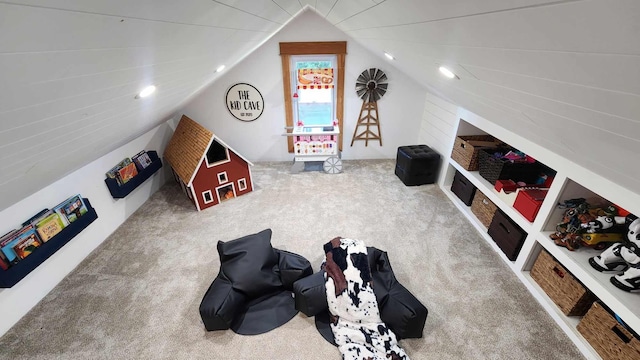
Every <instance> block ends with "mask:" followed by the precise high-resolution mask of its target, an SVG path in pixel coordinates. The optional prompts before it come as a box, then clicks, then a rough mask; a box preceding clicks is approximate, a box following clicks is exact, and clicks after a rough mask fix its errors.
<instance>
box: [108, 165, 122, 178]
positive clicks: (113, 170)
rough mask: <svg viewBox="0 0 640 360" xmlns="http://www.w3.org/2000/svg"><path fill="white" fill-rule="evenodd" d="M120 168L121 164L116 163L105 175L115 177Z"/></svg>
mask: <svg viewBox="0 0 640 360" xmlns="http://www.w3.org/2000/svg"><path fill="white" fill-rule="evenodd" d="M118 170H120V165H116V166H114V167H112V168H111V169H110V170H109V171H107V173H106V174H105V175H107V177H108V178H110V179H115V178H116V174H117V173H118Z"/></svg>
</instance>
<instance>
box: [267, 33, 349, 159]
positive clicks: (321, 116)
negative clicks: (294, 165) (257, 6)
mask: <svg viewBox="0 0 640 360" xmlns="http://www.w3.org/2000/svg"><path fill="white" fill-rule="evenodd" d="M280 56H281V58H282V84H283V86H282V88H283V91H284V107H285V126H286V127H287V128H292V127H293V126H294V124H295V122H294V117H300V118H302V119H307V120H306V121H305V120H303V122H304V123H305V125H307V124H310V123H309V121H311V122H313V121H319V122H323V123H324V122H325V121H327V118H329V119H331V121H333V120H336V121H338V127H339V129H340V135H339V137H338V149H339V150H342V136H343V134H344V129H343V114H344V64H345V59H346V56H347V42H346V41H316V42H281V43H280ZM292 58H296V59H299V60H294V63H297V62H302V63H305V62H306V63H307V65H309V64H311V63H314V62H317V64H311V65H312V66H311V67H310V68H314V67H313V66H315V68H316V69H322V68H324V66H325V63H324V61H330V62H331V67H330V68H331V69H333V70H334V72H333V75H334V76H335V78H334V80H333V83H334V84H335V85H334V89H333V90H330V91H326V92H324V94H321V93H313V94H315V95H309V96H307V95H308V94H301V95H298V100H297V103H298V104H297V105H300V102H301V101H302V104H303V107H302V109H301V111H299V109H296V110H295V114H294V99H295V98H294V94H295V93H296V91H297V90H298V89H297V79H296V78H297V74H298V73H297V70H298V69H297V65H293V64H292ZM326 68H328V67H326ZM292 75H295V76H292ZM313 90H317V89H313ZM313 90H311V91H313ZM300 96H302V97H303V98H302V99H300ZM330 100H331V101H332V102H333V105H332V106H327V105H326V104H327V103H328V102H329V101H330ZM322 104H324V105H322ZM328 108H330V109H331V115H329V110H327V109H328ZM309 119H310V120H309ZM287 142H288V148H289V152H290V153H292V152H293V137H291V136H287Z"/></svg>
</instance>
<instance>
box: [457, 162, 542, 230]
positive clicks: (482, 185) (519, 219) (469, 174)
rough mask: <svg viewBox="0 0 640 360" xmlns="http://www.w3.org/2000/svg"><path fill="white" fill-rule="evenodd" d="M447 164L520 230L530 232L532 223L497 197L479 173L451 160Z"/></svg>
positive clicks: (490, 185) (491, 185)
mask: <svg viewBox="0 0 640 360" xmlns="http://www.w3.org/2000/svg"><path fill="white" fill-rule="evenodd" d="M449 163H450V164H451V165H452V166H453V167H454V168H456V170H458V171H459V172H460V173H461V174H462V175H464V177H466V178H467V179H468V180H469V181H471V183H472V184H473V186H475V187H476V188H477V189H478V190H480V191H482V193H483V194H485V195H486V196H487V197H488V198H489V200H491V201H492V202H493V203H494V204H496V206H498V207H499V208H500V209H501V210H502V211H503V212H504V213H505V214H506V215H507V216H508V217H509V218H510V219H511V220H513V221H514V222H515V223H516V224H518V226H520V227H521V228H522V230H524V231H525V232H526V233H527V234H528V233H530V232H531V231H532V223H531V222H529V220H527V219H525V217H524V216H522V214H520V212H519V211H518V210H516V209H515V208H514V207H513V206H511V205H510V204H506V203H505V202H504V201H503V200H502V199H501V198H500V197H499V196H498V192H497V191H496V189H495V188H494V187H493V184H490V183H489V182H488V181H487V180H485V179H484V178H483V177H482V176H480V172H478V171H469V170H466V169H465V168H463V167H462V166H461V165H460V164H458V163H457V162H456V161H455V160H453V159H449Z"/></svg>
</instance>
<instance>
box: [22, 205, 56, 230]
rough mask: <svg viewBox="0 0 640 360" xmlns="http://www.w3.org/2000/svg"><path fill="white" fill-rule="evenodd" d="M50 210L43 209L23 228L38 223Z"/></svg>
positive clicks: (25, 223)
mask: <svg viewBox="0 0 640 360" xmlns="http://www.w3.org/2000/svg"><path fill="white" fill-rule="evenodd" d="M49 211H50V210H49V209H42V210H40V212H38V213H37V214H35V215H33V216H32V217H31V218H30V219H29V220H27V221H25V222H23V223H22V226H27V225H29V224H31V223H33V222H36V221H37V220H38V219H41V218H42V217H43V216H45V215H46V214H47V213H48V212H49Z"/></svg>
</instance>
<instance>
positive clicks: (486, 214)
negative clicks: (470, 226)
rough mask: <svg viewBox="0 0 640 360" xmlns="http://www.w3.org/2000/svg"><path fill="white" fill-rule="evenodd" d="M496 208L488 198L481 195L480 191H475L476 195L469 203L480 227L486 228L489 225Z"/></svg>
mask: <svg viewBox="0 0 640 360" xmlns="http://www.w3.org/2000/svg"><path fill="white" fill-rule="evenodd" d="M496 209H498V207H497V206H496V204H494V203H493V202H492V201H491V200H489V198H488V197H487V196H486V195H485V194H483V193H482V191H479V190H476V194H475V195H474V196H473V202H471V212H472V213H474V214H475V216H476V217H477V218H478V220H480V222H481V223H482V225H484V226H486V227H487V228H488V227H489V225H491V220H493V216H494V215H495V214H496Z"/></svg>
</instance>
